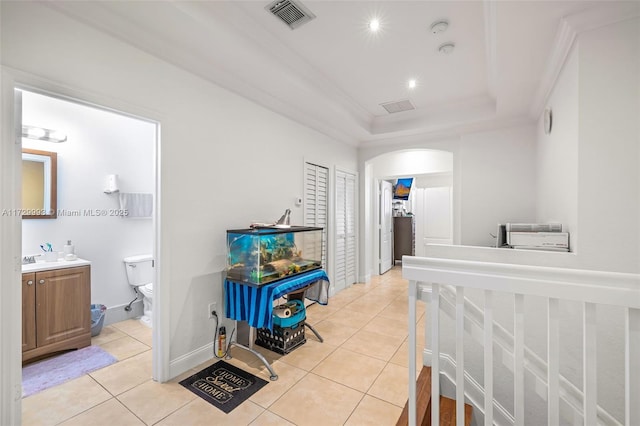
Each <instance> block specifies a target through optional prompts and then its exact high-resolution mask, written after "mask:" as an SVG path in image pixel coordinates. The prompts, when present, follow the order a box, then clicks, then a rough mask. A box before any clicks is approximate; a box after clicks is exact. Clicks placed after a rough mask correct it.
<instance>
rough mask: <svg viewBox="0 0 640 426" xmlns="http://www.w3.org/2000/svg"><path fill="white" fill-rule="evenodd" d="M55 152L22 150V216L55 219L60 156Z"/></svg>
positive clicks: (24, 217)
mask: <svg viewBox="0 0 640 426" xmlns="http://www.w3.org/2000/svg"><path fill="white" fill-rule="evenodd" d="M57 157H58V156H57V154H56V153H55V152H49V151H38V150H35V149H23V150H22V218H23V219H55V218H56V217H57V216H58V215H57V208H58V206H57V204H58V203H57V199H58V189H57V175H58V158H57Z"/></svg>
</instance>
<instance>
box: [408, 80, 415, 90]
mask: <svg viewBox="0 0 640 426" xmlns="http://www.w3.org/2000/svg"><path fill="white" fill-rule="evenodd" d="M416 85H417V82H416V80H415V79H413V78H412V79H411V80H409V81H408V82H407V87H409V89H415V88H416Z"/></svg>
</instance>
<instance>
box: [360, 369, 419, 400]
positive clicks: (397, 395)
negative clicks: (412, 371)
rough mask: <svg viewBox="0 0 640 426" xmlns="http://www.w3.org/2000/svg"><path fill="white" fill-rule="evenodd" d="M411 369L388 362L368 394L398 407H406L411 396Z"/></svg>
mask: <svg viewBox="0 0 640 426" xmlns="http://www.w3.org/2000/svg"><path fill="white" fill-rule="evenodd" d="M408 376H409V369H408V368H407V367H401V366H399V365H395V364H387V365H386V367H385V368H384V370H382V373H381V374H380V376H378V378H377V379H376V381H375V382H374V384H373V386H371V389H369V391H368V392H367V394H369V395H371V396H374V397H376V398H379V399H382V400H384V401H387V402H390V403H391V404H394V405H396V406H398V407H404V405H405V404H406V403H407V398H408V396H409V389H408V387H409V377H408Z"/></svg>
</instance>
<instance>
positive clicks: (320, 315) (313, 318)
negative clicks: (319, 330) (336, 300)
mask: <svg viewBox="0 0 640 426" xmlns="http://www.w3.org/2000/svg"><path fill="white" fill-rule="evenodd" d="M339 309H340V307H338V306H332V305H331V302H329V305H319V304H317V303H316V304H313V305H311V306H309V307H308V308H307V312H306V315H307V319H306V321H307V322H308V323H309V324H311V325H313V324H315V323H318V322H320V321H322V320H323V319H325V318H327V317H329V316H331V315H333V314H335V313H336V312H338V310H339Z"/></svg>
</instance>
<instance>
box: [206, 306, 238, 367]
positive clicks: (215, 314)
mask: <svg viewBox="0 0 640 426" xmlns="http://www.w3.org/2000/svg"><path fill="white" fill-rule="evenodd" d="M211 314H212V315H213V318H215V320H216V325H215V328H214V332H213V356H215V357H216V358H218V359H223V358H226V357H227V353H228V352H229V348H230V347H231V341H232V340H233V334H234V333H235V332H236V329H235V328H234V329H233V330H231V334H230V335H229V339H227V347H226V348H225V350H224V353H223V355H222V356H218V353H217V352H216V342H217V341H218V313H217V312H216V311H213V312H211Z"/></svg>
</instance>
